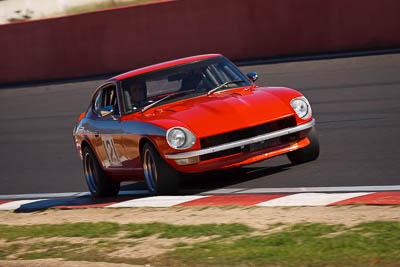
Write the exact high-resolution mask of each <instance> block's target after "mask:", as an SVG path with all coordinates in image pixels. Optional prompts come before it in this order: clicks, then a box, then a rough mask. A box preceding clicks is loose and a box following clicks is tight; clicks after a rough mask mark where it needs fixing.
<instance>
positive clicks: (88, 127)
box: [73, 54, 319, 196]
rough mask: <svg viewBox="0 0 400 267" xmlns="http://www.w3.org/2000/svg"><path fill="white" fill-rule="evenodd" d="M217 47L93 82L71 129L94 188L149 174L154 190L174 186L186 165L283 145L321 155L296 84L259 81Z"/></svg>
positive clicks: (212, 166)
mask: <svg viewBox="0 0 400 267" xmlns="http://www.w3.org/2000/svg"><path fill="white" fill-rule="evenodd" d="M257 77H258V76H257V73H255V72H251V73H248V74H247V75H243V74H242V73H241V72H240V71H239V70H238V68H237V67H236V66H235V65H234V64H233V63H232V62H230V61H229V60H228V59H227V58H225V57H224V56H222V55H219V54H212V55H200V56H194V57H188V58H183V59H178V60H174V61H168V62H165V63H161V64H157V65H152V66H149V67H145V68H141V69H136V70H133V71H130V72H127V73H124V74H121V75H118V76H116V77H113V78H111V79H109V80H107V81H106V82H105V83H104V84H102V85H101V86H100V87H98V88H97V89H96V91H95V92H94V94H93V96H92V99H91V101H90V105H89V108H88V109H87V111H86V112H84V113H82V115H81V116H80V117H79V120H78V124H77V125H76V127H75V129H74V132H73V134H74V138H75V144H76V147H77V149H78V151H79V153H80V156H81V158H82V159H83V169H84V174H85V178H86V182H87V184H88V187H89V190H90V192H91V193H92V195H93V196H113V195H117V194H118V192H119V189H120V182H121V181H126V180H145V181H146V183H147V186H148V189H149V191H150V193H151V194H153V195H159V194H174V193H176V192H177V190H178V186H179V176H180V174H181V173H200V172H206V171H210V170H217V169H224V168H231V167H237V166H241V165H246V164H251V163H254V162H258V161H261V160H265V159H268V158H271V157H275V156H278V155H281V154H286V155H287V156H288V158H289V159H290V160H291V162H292V163H294V164H298V163H303V162H307V161H312V160H315V159H316V158H317V157H318V155H319V143H318V137H317V134H316V131H315V128H314V125H315V120H314V119H313V118H312V113H311V106H310V103H309V102H308V101H307V99H306V98H305V97H304V96H303V95H302V94H301V93H299V92H297V91H295V90H292V89H289V88H277V87H259V86H257V85H255V84H254V82H255V81H256V80H257Z"/></svg>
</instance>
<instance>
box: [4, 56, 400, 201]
mask: <svg viewBox="0 0 400 267" xmlns="http://www.w3.org/2000/svg"><path fill="white" fill-rule="evenodd" d="M240 68H241V70H242V71H243V72H245V73H246V72H249V71H256V72H258V73H259V76H260V78H259V80H258V81H257V84H258V85H260V86H286V87H290V88H294V89H297V90H299V91H301V92H302V93H303V94H304V95H305V96H306V97H307V98H308V99H309V100H310V102H311V104H312V107H313V113H314V117H315V118H316V120H317V129H318V132H319V137H320V145H321V154H320V157H319V159H317V160H316V161H314V162H310V163H306V164H303V165H298V166H293V165H291V164H290V162H289V160H288V159H287V158H286V157H284V156H280V157H277V158H274V159H271V160H267V161H263V162H260V163H257V164H253V165H250V166H247V167H245V168H243V169H242V170H235V171H228V172H217V173H212V174H207V175H196V176H192V177H185V178H184V180H183V182H182V192H193V193H201V192H204V191H209V190H213V189H214V190H215V189H217V190H222V191H223V190H227V191H229V190H230V189H235V188H242V189H249V188H252V189H257V188H260V189H262V188H291V187H340V186H386V185H399V184H400V145H399V144H398V143H399V141H398V140H399V137H400V54H386V55H375V56H363V57H350V58H338V59H326V60H314V61H303V62H289V63H280V64H258V65H247V66H243V67H240ZM106 78H108V77H94V78H93V77H92V78H87V79H77V80H68V81H58V82H48V83H35V84H25V85H18V86H6V87H5V86H3V87H0V137H1V138H0V195H10V194H32V193H58V192H85V191H87V187H86V184H85V181H84V178H83V174H82V163H81V161H80V159H79V157H78V155H77V152H76V150H75V147H74V144H73V140H72V129H73V127H74V124H75V122H76V119H77V117H78V116H79V114H80V113H81V112H83V111H84V110H85V109H86V107H87V105H88V101H89V98H90V96H91V94H92V93H93V91H94V89H95V88H96V87H97V86H98V85H99V84H100V83H101V82H102V81H104V80H105V79H106ZM131 189H145V186H144V184H143V183H137V184H131V185H124V186H123V190H131Z"/></svg>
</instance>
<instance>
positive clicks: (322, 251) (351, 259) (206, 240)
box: [0, 221, 400, 266]
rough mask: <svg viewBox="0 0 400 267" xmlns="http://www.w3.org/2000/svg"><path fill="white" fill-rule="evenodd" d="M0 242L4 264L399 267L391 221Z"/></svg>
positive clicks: (65, 234) (106, 231)
mask: <svg viewBox="0 0 400 267" xmlns="http://www.w3.org/2000/svg"><path fill="white" fill-rule="evenodd" d="M74 238H75V239H74ZM76 238H77V239H76ZM0 241H1V242H0V259H3V260H4V259H45V258H62V259H65V260H81V261H97V262H113V263H128V264H147V263H150V264H152V265H156V266H186V265H194V266H321V265H323V266H370V265H374V266H376V265H378V266H400V223H399V222H392V221H376V222H369V223H361V224H358V225H356V226H352V227H346V226H343V225H340V224H321V223H298V224H293V225H283V224H274V225H270V226H266V227H265V229H252V228H250V227H248V226H246V225H244V224H237V223H235V224H203V225H180V226H178V225H171V224H164V223H149V224H117V223H108V222H101V223H69V224H60V225H49V224H46V225H31V226H7V225H0ZM144 252H147V255H146V253H144ZM0 265H1V264H0Z"/></svg>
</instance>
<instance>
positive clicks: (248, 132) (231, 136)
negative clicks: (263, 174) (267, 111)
mask: <svg viewBox="0 0 400 267" xmlns="http://www.w3.org/2000/svg"><path fill="white" fill-rule="evenodd" d="M294 126H296V118H295V117H294V116H290V117H287V118H283V119H280V120H276V121H272V122H267V123H264V124H261V125H257V126H253V127H249V128H245V129H240V130H236V131H232V132H228V133H223V134H218V135H213V136H209V137H204V138H201V139H200V145H201V148H208V147H213V146H218V145H223V144H226V143H230V142H235V141H239V140H242V139H247V138H251V137H254V136H258V135H262V134H267V133H270V132H275V131H278V130H281V129H285V128H289V127H294Z"/></svg>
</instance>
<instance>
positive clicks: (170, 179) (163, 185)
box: [142, 143, 179, 195]
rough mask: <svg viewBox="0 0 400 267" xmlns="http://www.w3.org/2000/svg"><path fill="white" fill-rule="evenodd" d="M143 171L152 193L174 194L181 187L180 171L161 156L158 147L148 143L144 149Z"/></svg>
mask: <svg viewBox="0 0 400 267" xmlns="http://www.w3.org/2000/svg"><path fill="white" fill-rule="evenodd" d="M142 160H143V171H144V176H145V178H146V184H147V188H148V189H149V192H150V194H151V195H174V194H176V193H177V192H178V188H179V172H178V171H176V170H175V169H174V168H173V167H171V166H170V165H169V164H168V163H167V162H165V160H164V159H163V158H162V157H161V156H160V154H159V153H158V151H157V150H156V148H155V147H154V146H153V145H152V144H150V143H146V144H145V145H144V146H143V149H142Z"/></svg>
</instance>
